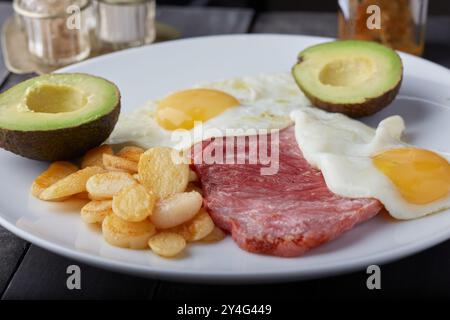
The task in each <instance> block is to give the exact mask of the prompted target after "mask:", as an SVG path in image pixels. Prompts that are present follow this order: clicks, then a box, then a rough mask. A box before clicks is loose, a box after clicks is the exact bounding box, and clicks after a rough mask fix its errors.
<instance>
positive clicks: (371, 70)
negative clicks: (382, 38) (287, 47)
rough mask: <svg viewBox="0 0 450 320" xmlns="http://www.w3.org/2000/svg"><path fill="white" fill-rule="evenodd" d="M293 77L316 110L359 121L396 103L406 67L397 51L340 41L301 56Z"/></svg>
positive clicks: (356, 41) (369, 42) (303, 52)
mask: <svg viewBox="0 0 450 320" xmlns="http://www.w3.org/2000/svg"><path fill="white" fill-rule="evenodd" d="M292 74H293V76H294V78H295V80H296V82H297V84H298V86H299V87H300V89H301V90H302V91H303V93H304V94H305V95H306V96H307V97H308V98H309V100H310V101H311V103H312V104H313V105H314V106H316V107H318V108H321V109H324V110H326V111H331V112H340V113H344V114H346V115H348V116H350V117H354V118H356V117H363V116H368V115H371V114H374V113H376V112H378V111H379V110H381V109H383V108H384V107H386V106H387V105H389V104H390V103H391V102H392V100H394V98H395V96H396V95H397V93H398V90H399V89H400V85H401V82H402V77H403V65H402V61H401V59H400V57H399V55H398V54H397V53H396V52H395V51H394V50H392V49H390V48H388V47H385V46H383V45H381V44H378V43H376V42H371V41H360V40H338V41H332V42H326V43H322V44H318V45H315V46H312V47H309V48H307V49H305V50H304V51H302V52H300V54H299V56H298V63H297V64H296V65H295V66H294V67H293V69H292Z"/></svg>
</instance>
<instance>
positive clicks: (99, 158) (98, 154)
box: [81, 144, 114, 168]
mask: <svg viewBox="0 0 450 320" xmlns="http://www.w3.org/2000/svg"><path fill="white" fill-rule="evenodd" d="M104 154H111V155H112V154H114V152H113V149H112V147H111V146H110V145H107V144H104V145H101V146H99V147H97V148H94V149H91V150H89V151H88V152H86V154H85V155H84V156H83V158H82V159H81V168H86V167H94V166H97V167H103V155H104Z"/></svg>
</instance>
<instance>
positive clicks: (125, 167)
mask: <svg viewBox="0 0 450 320" xmlns="http://www.w3.org/2000/svg"><path fill="white" fill-rule="evenodd" d="M103 166H104V167H105V168H106V169H108V170H111V171H122V172H128V173H131V174H133V173H136V172H138V164H137V162H135V161H131V160H128V159H125V158H121V157H117V156H114V155H110V154H104V155H103Z"/></svg>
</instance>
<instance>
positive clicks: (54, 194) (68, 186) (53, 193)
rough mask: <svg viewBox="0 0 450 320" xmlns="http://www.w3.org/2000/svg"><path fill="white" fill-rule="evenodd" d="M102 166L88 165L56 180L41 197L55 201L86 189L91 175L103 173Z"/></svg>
mask: <svg viewBox="0 0 450 320" xmlns="http://www.w3.org/2000/svg"><path fill="white" fill-rule="evenodd" d="M104 171H105V170H104V169H103V168H101V167H87V168H84V169H81V170H78V171H77V172H74V173H72V174H70V175H68V176H67V177H65V178H63V179H61V180H59V181H57V182H55V183H54V184H52V185H51V186H50V187H48V188H46V189H45V190H44V191H42V192H41V194H40V195H39V199H42V200H47V201H55V200H57V199H61V198H65V197H69V196H72V195H75V194H78V193H82V192H85V191H86V182H87V181H88V180H89V178H90V177H92V176H94V175H96V174H99V173H102V172H104Z"/></svg>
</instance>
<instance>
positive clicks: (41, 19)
mask: <svg viewBox="0 0 450 320" xmlns="http://www.w3.org/2000/svg"><path fill="white" fill-rule="evenodd" d="M13 7H14V10H15V12H16V15H17V17H18V19H19V22H20V25H21V26H22V28H23V29H24V31H25V34H26V36H27V41H28V50H29V52H30V54H31V56H32V57H33V58H34V59H35V60H36V63H38V64H40V65H46V66H50V67H59V66H64V65H67V64H70V63H74V62H77V61H81V60H83V59H85V58H87V57H88V56H89V54H90V50H91V45H90V38H89V32H90V30H89V23H88V19H89V14H91V13H90V12H89V9H90V8H91V1H90V0H14V3H13Z"/></svg>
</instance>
